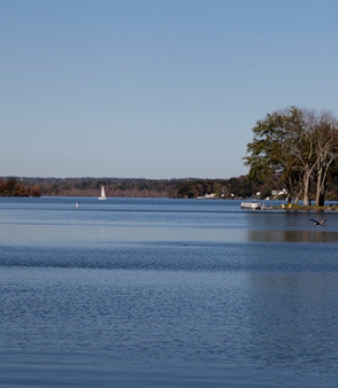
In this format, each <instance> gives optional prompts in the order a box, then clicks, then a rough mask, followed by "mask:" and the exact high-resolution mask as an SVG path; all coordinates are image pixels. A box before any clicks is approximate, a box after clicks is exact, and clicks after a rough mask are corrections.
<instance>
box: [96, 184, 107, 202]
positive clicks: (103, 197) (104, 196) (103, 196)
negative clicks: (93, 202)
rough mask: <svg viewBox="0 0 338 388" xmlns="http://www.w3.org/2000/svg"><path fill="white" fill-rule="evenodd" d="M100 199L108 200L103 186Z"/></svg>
mask: <svg viewBox="0 0 338 388" xmlns="http://www.w3.org/2000/svg"><path fill="white" fill-rule="evenodd" d="M98 199H100V200H101V201H102V200H105V199H107V197H106V192H105V190H104V186H103V185H102V186H101V196H100V197H99V198H98Z"/></svg>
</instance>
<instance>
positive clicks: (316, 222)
mask: <svg viewBox="0 0 338 388" xmlns="http://www.w3.org/2000/svg"><path fill="white" fill-rule="evenodd" d="M310 221H312V222H314V223H315V224H319V222H318V221H317V220H314V219H313V218H310Z"/></svg>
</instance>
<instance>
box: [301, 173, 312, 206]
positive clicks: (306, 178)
mask: <svg viewBox="0 0 338 388" xmlns="http://www.w3.org/2000/svg"><path fill="white" fill-rule="evenodd" d="M310 175H311V173H310V172H309V171H305V173H304V195H303V205H304V206H305V207H308V206H309V205H310V200H309V185H310Z"/></svg>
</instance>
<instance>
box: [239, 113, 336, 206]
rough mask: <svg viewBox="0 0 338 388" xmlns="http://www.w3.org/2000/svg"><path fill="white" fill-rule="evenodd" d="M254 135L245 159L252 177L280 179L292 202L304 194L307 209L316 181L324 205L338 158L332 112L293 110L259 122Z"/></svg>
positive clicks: (319, 199) (318, 197)
mask: <svg viewBox="0 0 338 388" xmlns="http://www.w3.org/2000/svg"><path fill="white" fill-rule="evenodd" d="M253 132H254V139H253V141H252V142H250V143H249V144H248V145H247V153H248V155H247V156H246V157H245V158H244V163H245V164H246V165H247V166H249V167H250V171H249V177H250V178H251V179H253V180H257V179H261V180H263V181H266V180H267V179H269V178H270V177H271V176H272V175H275V176H278V177H279V179H280V180H281V182H282V183H283V184H284V185H285V187H286V189H287V199H288V201H289V202H290V201H291V197H294V198H295V202H298V199H299V197H300V195H301V193H302V194H303V202H304V206H308V205H309V203H310V187H311V183H312V181H315V186H316V205H318V206H320V205H323V204H324V199H325V198H324V197H325V188H326V184H327V177H328V174H329V172H330V169H331V168H332V167H333V165H334V164H335V163H336V161H337V158H338V125H337V120H336V119H335V117H334V116H333V115H332V113H330V112H328V111H324V112H322V113H321V114H316V112H314V111H310V110H305V109H303V110H301V109H299V108H297V107H291V108H290V109H287V110H284V111H279V112H274V113H272V114H268V115H267V116H266V117H265V119H264V120H260V121H257V123H256V126H255V127H254V128H253Z"/></svg>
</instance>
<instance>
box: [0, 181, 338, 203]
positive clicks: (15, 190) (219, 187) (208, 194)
mask: <svg viewBox="0 0 338 388" xmlns="http://www.w3.org/2000/svg"><path fill="white" fill-rule="evenodd" d="M102 185H104V186H105V191H106V194H107V196H108V197H164V198H203V197H204V198H221V199H235V198H248V197H254V198H257V199H261V198H263V199H265V198H267V197H269V198H270V199H276V198H279V199H285V195H283V194H282V195H280V196H278V195H276V194H275V193H276V192H281V191H282V190H283V188H284V187H283V186H282V184H281V182H280V179H278V177H277V176H275V177H273V178H271V179H270V180H265V181H261V182H255V183H253V182H252V180H250V179H249V178H248V176H246V175H243V176H240V177H237V178H230V179H196V178H186V179H137V178H126V179H123V178H63V179H61V178H15V177H10V178H8V177H7V178H0V195H1V196H40V195H43V196H99V195H100V187H101V186H102ZM327 199H328V200H331V201H332V200H338V182H337V181H335V180H333V181H332V184H331V186H330V187H328V189H327Z"/></svg>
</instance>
